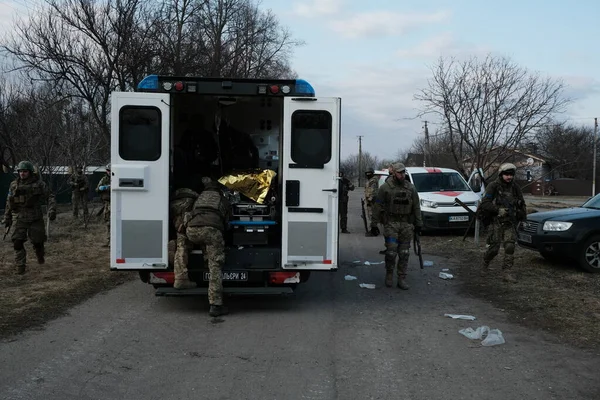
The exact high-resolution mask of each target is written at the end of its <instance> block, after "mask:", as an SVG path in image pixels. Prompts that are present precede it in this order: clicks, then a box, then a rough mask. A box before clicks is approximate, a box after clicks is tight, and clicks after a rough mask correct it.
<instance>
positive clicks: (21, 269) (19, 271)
mask: <svg viewBox="0 0 600 400" xmlns="http://www.w3.org/2000/svg"><path fill="white" fill-rule="evenodd" d="M26 271H27V266H26V265H17V275H23V274H24V273H25V272H26Z"/></svg>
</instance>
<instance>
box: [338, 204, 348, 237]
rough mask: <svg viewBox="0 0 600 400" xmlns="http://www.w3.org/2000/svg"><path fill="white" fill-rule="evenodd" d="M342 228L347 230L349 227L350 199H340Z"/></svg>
mask: <svg viewBox="0 0 600 400" xmlns="http://www.w3.org/2000/svg"><path fill="white" fill-rule="evenodd" d="M339 207H340V210H339V211H340V228H341V229H342V230H343V231H345V230H346V229H348V200H346V201H343V200H342V201H340V206H339Z"/></svg>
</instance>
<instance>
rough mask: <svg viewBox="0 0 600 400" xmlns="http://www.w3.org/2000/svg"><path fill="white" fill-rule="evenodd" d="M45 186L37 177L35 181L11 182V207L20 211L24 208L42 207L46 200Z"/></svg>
mask: <svg viewBox="0 0 600 400" xmlns="http://www.w3.org/2000/svg"><path fill="white" fill-rule="evenodd" d="M45 187H46V185H45V184H44V182H43V181H41V180H39V179H35V180H33V181H26V182H24V181H21V180H20V179H18V180H16V181H14V182H13V184H11V186H10V191H11V194H12V196H11V197H10V198H9V202H10V206H11V208H12V209H13V210H14V211H16V212H18V211H19V210H20V209H22V208H33V207H40V206H41V204H42V203H43V202H44V196H45Z"/></svg>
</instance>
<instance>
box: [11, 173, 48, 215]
mask: <svg viewBox="0 0 600 400" xmlns="http://www.w3.org/2000/svg"><path fill="white" fill-rule="evenodd" d="M44 203H45V204H47V206H48V214H49V215H50V214H56V202H55V199H54V194H53V193H52V192H50V190H49V189H48V186H47V185H46V183H45V182H44V181H43V180H41V179H40V178H39V177H38V176H37V175H34V174H32V175H31V177H30V178H28V179H26V180H21V178H17V179H15V180H14V181H12V182H11V184H10V187H9V189H8V197H7V198H6V209H5V211H4V221H5V223H6V222H7V221H12V217H13V215H16V216H17V218H19V219H25V220H30V221H35V220H38V219H41V218H43V213H42V204H44Z"/></svg>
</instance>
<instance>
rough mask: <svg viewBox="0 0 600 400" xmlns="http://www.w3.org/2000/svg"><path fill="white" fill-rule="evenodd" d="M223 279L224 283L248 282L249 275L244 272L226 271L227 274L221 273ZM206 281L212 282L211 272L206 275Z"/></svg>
mask: <svg viewBox="0 0 600 400" xmlns="http://www.w3.org/2000/svg"><path fill="white" fill-rule="evenodd" d="M221 278H222V279H223V280H224V281H247V280H248V273H247V272H243V271H226V272H221ZM204 280H205V281H209V280H210V272H205V273H204Z"/></svg>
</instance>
